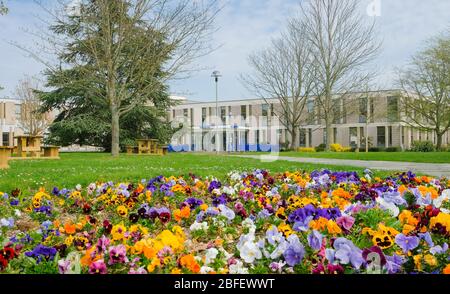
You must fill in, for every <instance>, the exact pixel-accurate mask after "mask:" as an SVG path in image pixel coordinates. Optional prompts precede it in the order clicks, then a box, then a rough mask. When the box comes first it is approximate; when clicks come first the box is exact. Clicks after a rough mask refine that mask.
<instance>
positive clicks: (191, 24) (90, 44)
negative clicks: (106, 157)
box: [22, 0, 220, 156]
mask: <svg viewBox="0 0 450 294" xmlns="http://www.w3.org/2000/svg"><path fill="white" fill-rule="evenodd" d="M59 2H60V5H58V8H57V10H56V11H53V10H50V9H47V8H46V7H44V6H42V7H43V8H44V9H47V11H48V12H49V13H50V14H51V15H52V16H53V18H54V19H53V22H51V23H50V24H49V25H50V27H51V31H52V32H53V34H50V35H46V34H45V32H44V33H43V34H42V35H41V36H40V37H41V38H42V39H44V40H45V41H46V43H47V44H46V45H47V46H46V47H47V49H50V50H51V51H52V50H53V51H54V52H56V55H57V56H58V57H59V58H58V59H59V61H60V63H59V64H58V65H56V66H53V65H51V64H49V63H48V62H46V61H44V60H43V58H41V56H40V54H35V53H32V56H34V57H35V58H36V59H38V60H40V61H43V62H44V63H45V64H46V65H47V67H48V71H49V72H58V71H61V69H62V68H63V69H64V68H66V69H67V68H77V70H78V72H77V77H78V80H77V82H78V85H74V82H73V75H69V74H68V75H65V76H64V75H61V74H60V75H59V79H63V80H64V81H63V82H64V83H65V87H66V88H70V87H71V86H73V87H77V86H79V84H83V87H84V90H85V93H87V94H86V95H88V96H89V97H91V99H94V100H96V101H98V102H99V103H103V104H104V106H105V107H107V108H109V110H110V113H111V129H112V132H111V133H112V148H111V149H112V151H111V153H112V155H113V156H117V155H118V154H119V141H120V134H119V130H120V118H121V117H123V116H124V115H126V114H127V113H129V112H130V111H131V110H132V109H134V108H135V107H137V106H139V105H145V104H151V103H152V101H149V97H151V96H152V93H159V92H160V91H161V85H164V84H165V83H166V82H167V81H169V80H170V79H177V78H185V77H187V76H189V74H190V73H191V72H192V71H193V70H196V69H197V68H193V67H191V66H190V65H191V64H192V62H193V61H194V60H195V59H197V58H198V57H200V56H203V55H205V54H208V53H209V52H211V51H212V50H213V48H212V47H211V46H210V45H209V39H210V34H211V33H212V32H213V30H214V26H213V21H214V18H215V16H216V14H217V13H218V11H219V9H220V8H219V7H218V0H212V1H203V0H200V1H191V0H130V1H126V0H96V1H92V0H82V1H79V2H80V7H69V8H70V10H69V11H67V10H68V9H67V1H62V0H60V1H59ZM69 12H70V13H69ZM22 49H26V48H23V47H22ZM28 51H29V50H28ZM87 57H88V58H87ZM58 82H59V84H62V83H63V82H62V81H61V80H59V81H58ZM69 104H70V103H69Z"/></svg>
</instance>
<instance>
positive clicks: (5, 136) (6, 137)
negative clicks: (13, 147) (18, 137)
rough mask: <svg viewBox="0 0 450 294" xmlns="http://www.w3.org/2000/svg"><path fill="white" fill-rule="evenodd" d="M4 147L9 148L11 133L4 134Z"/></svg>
mask: <svg viewBox="0 0 450 294" xmlns="http://www.w3.org/2000/svg"><path fill="white" fill-rule="evenodd" d="M3 146H9V133H3Z"/></svg>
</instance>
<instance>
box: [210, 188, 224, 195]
mask: <svg viewBox="0 0 450 294" xmlns="http://www.w3.org/2000/svg"><path fill="white" fill-rule="evenodd" d="M212 194H213V195H220V194H222V193H221V192H220V189H214V190H212Z"/></svg>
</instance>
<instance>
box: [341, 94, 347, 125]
mask: <svg viewBox="0 0 450 294" xmlns="http://www.w3.org/2000/svg"><path fill="white" fill-rule="evenodd" d="M342 123H343V124H346V123H347V102H346V101H345V98H343V99H342Z"/></svg>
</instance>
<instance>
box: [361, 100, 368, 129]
mask: <svg viewBox="0 0 450 294" xmlns="http://www.w3.org/2000/svg"><path fill="white" fill-rule="evenodd" d="M367 100H368V99H367V97H364V98H361V99H359V123H366V122H367V103H368V101H367Z"/></svg>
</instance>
